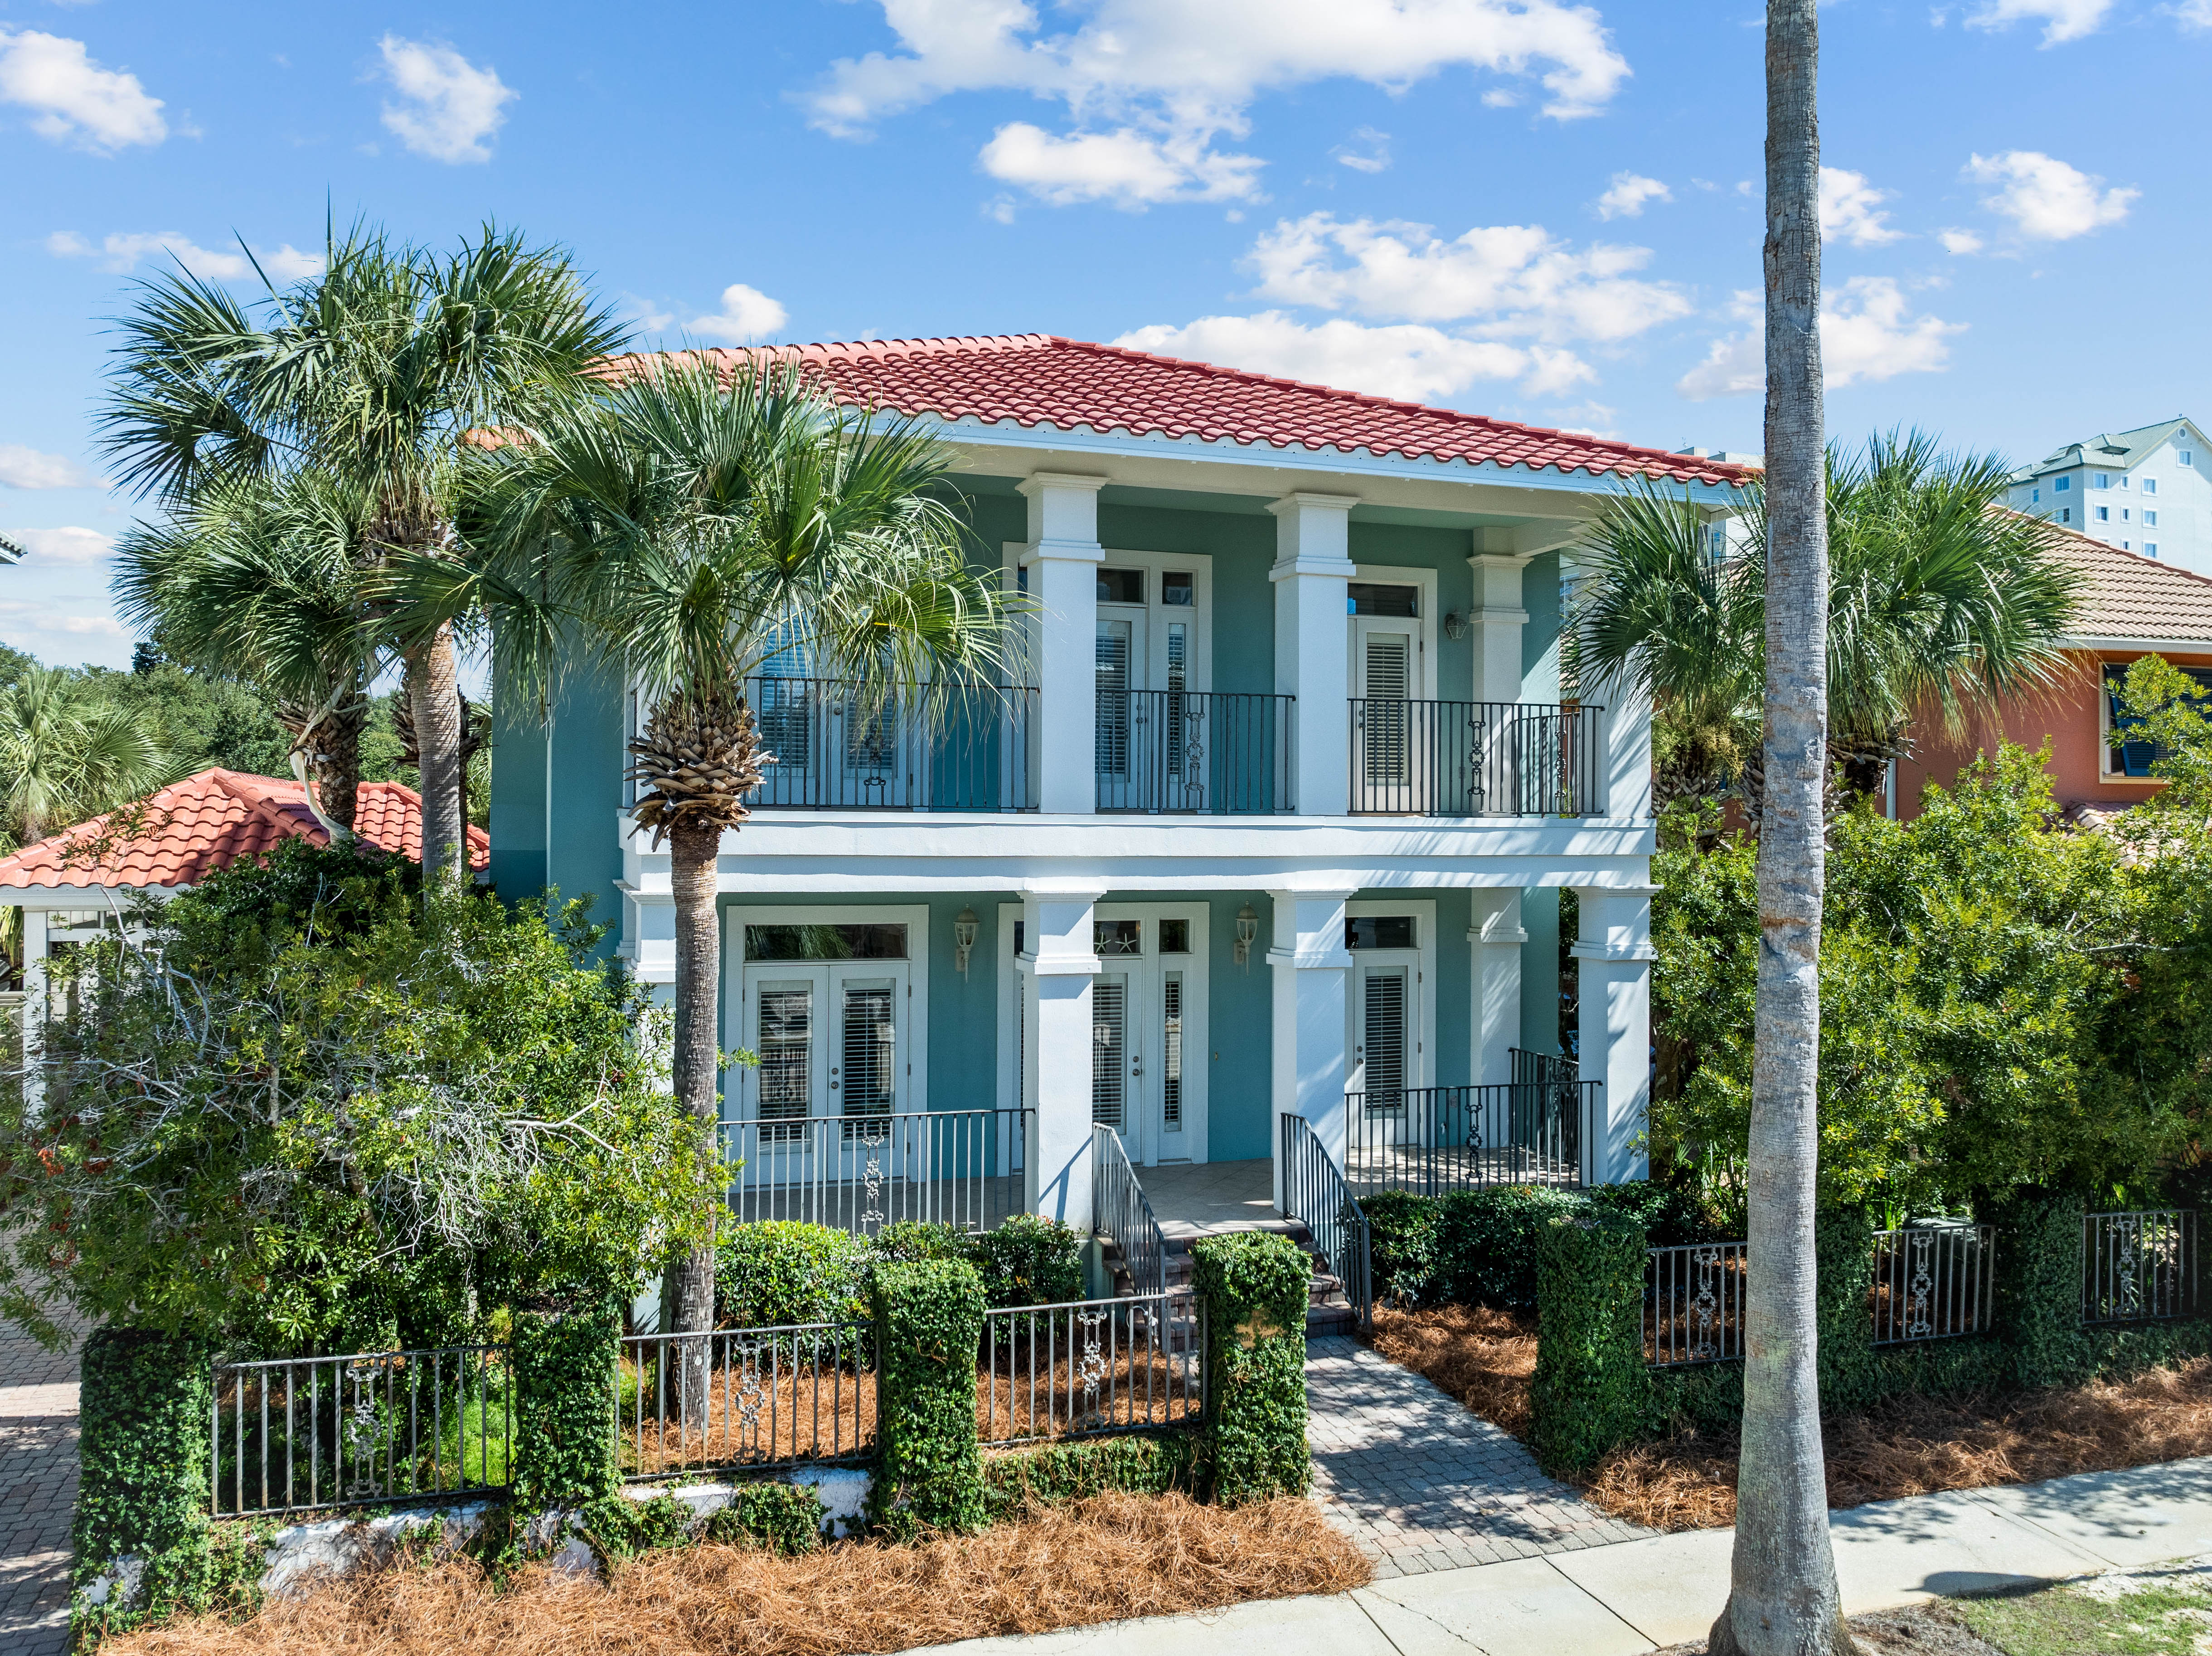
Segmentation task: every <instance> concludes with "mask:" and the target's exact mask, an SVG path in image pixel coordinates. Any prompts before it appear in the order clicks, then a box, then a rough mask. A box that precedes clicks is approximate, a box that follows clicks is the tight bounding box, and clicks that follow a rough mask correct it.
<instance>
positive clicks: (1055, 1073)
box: [1014, 747, 1106, 1232]
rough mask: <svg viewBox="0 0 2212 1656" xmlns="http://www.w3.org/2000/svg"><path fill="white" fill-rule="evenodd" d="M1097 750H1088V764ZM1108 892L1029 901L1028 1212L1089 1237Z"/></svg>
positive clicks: (1062, 889)
mask: <svg viewBox="0 0 2212 1656" xmlns="http://www.w3.org/2000/svg"><path fill="white" fill-rule="evenodd" d="M1089 751H1090V749H1088V748H1087V747H1086V748H1085V755H1086V756H1087V755H1088V754H1089ZM1105 891H1106V888H1105V887H1104V886H1103V885H1087V884H1084V883H1079V882H1076V881H1069V880H1045V881H1039V882H1036V883H1034V884H1033V885H1031V886H1030V888H1029V889H1026V890H1024V892H1023V894H1022V943H1023V948H1022V952H1021V953H1020V954H1019V955H1017V956H1016V957H1015V960H1014V965H1015V967H1016V968H1017V969H1018V971H1020V973H1021V974H1022V975H1023V977H1024V979H1025V980H1026V981H1025V982H1024V984H1023V986H1022V988H1023V995H1022V1023H1023V1028H1022V1069H1023V1076H1022V1095H1023V1097H1024V1098H1025V1099H1026V1100H1028V1101H1029V1103H1030V1106H1031V1107H1033V1108H1034V1109H1035V1110H1036V1124H1035V1125H1034V1126H1033V1128H1032V1129H1031V1131H1030V1142H1029V1144H1028V1146H1027V1152H1028V1153H1027V1156H1026V1168H1027V1171H1026V1174H1025V1176H1024V1186H1025V1193H1026V1195H1027V1198H1028V1207H1029V1210H1030V1212H1032V1213H1041V1214H1043V1215H1044V1216H1047V1217H1048V1218H1052V1219H1061V1220H1065V1221H1066V1222H1067V1223H1069V1224H1071V1225H1073V1226H1075V1227H1076V1228H1078V1229H1079V1230H1082V1231H1085V1232H1088V1231H1089V1230H1090V1228H1091V980H1092V979H1093V978H1095V977H1096V976H1097V975H1098V969H1099V968H1098V956H1097V954H1096V953H1094V952H1093V949H1092V944H1091V908H1092V907H1093V905H1095V904H1096V903H1097V901H1098V899H1099V898H1100V897H1102V896H1103V895H1105Z"/></svg>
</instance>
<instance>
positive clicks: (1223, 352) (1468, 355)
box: [1114, 311, 1596, 403]
mask: <svg viewBox="0 0 2212 1656" xmlns="http://www.w3.org/2000/svg"><path fill="white" fill-rule="evenodd" d="M1114 343H1115V344H1117V345H1124V346H1127V347H1128V348H1129V349H1132V350H1139V351H1156V352H1158V353H1159V354H1160V355H1164V356H1182V357H1188V358H1191V359H1193V360H1194V361H1202V362H1215V363H1219V364H1221V365H1222V366H1224V367H1234V368H1243V369H1246V370H1248V371H1249V372H1251V373H1272V374H1280V375H1282V376H1284V377H1285V378H1287V379H1304V380H1310V381H1312V382H1314V383H1316V384H1318V385H1334V386H1337V387H1339V388H1340V389H1342V390H1346V391H1367V392H1369V393H1370V394H1372V395H1374V396H1377V397H1401V398H1403V399H1405V400H1407V401H1408V402H1415V403H1437V402H1443V401H1445V400H1447V399H1449V397H1453V396H1454V395H1455V394H1456V393H1458V392H1460V391H1465V390H1466V389H1467V388H1468V386H1470V385H1475V384H1477V383H1479V382H1480V381H1484V380H1516V379H1517V380H1520V381H1522V383H1523V385H1525V386H1526V388H1527V389H1528V390H1529V391H1534V392H1537V393H1553V392H1559V391H1565V390H1566V389H1568V388H1569V387H1571V386H1572V385H1576V384H1577V383H1578V382H1579V381H1582V380H1585V379H1595V377H1596V376H1595V374H1593V373H1591V371H1590V369H1589V365H1588V364H1586V363H1584V362H1583V361H1581V360H1580V359H1579V358H1577V357H1576V356H1575V355H1573V354H1572V353H1571V352H1568V351H1559V350H1547V349H1544V348H1542V347H1541V346H1537V347H1524V346H1520V345H1511V344H1507V343H1504V342H1502V341H1498V340H1493V339H1462V338H1460V337H1457V336H1456V335H1454V334H1449V333H1446V332H1444V331H1443V329H1441V328H1427V327H1419V326H1416V325H1412V324H1404V323H1401V324H1399V325H1395V326H1390V327H1380V328H1370V327H1367V326H1364V325H1362V324H1360V323H1357V322H1349V321H1346V320H1345V319H1344V318H1341V317H1334V318H1330V319H1329V320H1328V321H1326V322H1322V323H1319V324H1317V325H1307V324H1305V323H1302V322H1299V321H1297V320H1296V319H1294V318H1291V317H1290V316H1288V315H1285V313H1284V312H1281V311H1262V312H1260V313H1259V314H1258V315H1256V316H1207V317H1200V318H1199V319H1198V320H1197V321H1195V322H1193V323H1190V324H1188V325H1186V326H1183V327H1170V326H1168V325H1164V324H1161V325H1154V326H1152V327H1148V328H1139V329H1137V330H1136V331H1134V332H1133V333H1126V334H1123V335H1122V336H1121V337H1120V338H1119V339H1117V340H1115V342H1114Z"/></svg>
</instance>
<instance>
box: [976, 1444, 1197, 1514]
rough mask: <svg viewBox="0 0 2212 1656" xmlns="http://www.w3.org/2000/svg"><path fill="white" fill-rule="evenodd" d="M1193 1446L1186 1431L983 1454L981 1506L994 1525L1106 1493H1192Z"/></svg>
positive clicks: (1194, 1476) (1194, 1490)
mask: <svg viewBox="0 0 2212 1656" xmlns="http://www.w3.org/2000/svg"><path fill="white" fill-rule="evenodd" d="M1198 1447H1199V1446H1198V1441H1197V1440H1196V1438H1195V1437H1194V1436H1193V1435H1191V1434H1190V1433H1188V1432H1162V1433H1159V1434H1158V1435H1149V1436H1143V1437H1102V1438H1091V1439H1087V1440H1085V1441H1079V1442H1074V1443H1054V1444H1048V1445H1047V1446H1046V1447H1043V1448H1042V1449H1024V1450H1015V1451H1012V1452H1009V1453H1004V1454H995V1455H987V1456H986V1457H985V1458H984V1460H983V1507H984V1511H985V1513H986V1514H987V1516H988V1518H989V1520H990V1521H991V1522H992V1523H994V1524H996V1523H1000V1522H1001V1521H1002V1520H1006V1519H1009V1518H1013V1517H1017V1516H1018V1515H1019V1514H1020V1513H1021V1512H1022V1510H1023V1509H1024V1507H1033V1506H1051V1505H1056V1504H1058V1503H1059V1502H1061V1501H1082V1500H1085V1499H1086V1498H1087V1497H1089V1496H1091V1495H1103V1494H1104V1493H1105V1492H1106V1491H1107V1490H1109V1489H1121V1490H1124V1491H1127V1493H1129V1494H1131V1495H1165V1494H1166V1493H1167V1492H1168V1491H1169V1490H1170V1489H1181V1490H1182V1491H1184V1492H1185V1493H1186V1494H1195V1493H1197V1489H1198V1483H1199V1477H1198V1471H1199V1463H1198Z"/></svg>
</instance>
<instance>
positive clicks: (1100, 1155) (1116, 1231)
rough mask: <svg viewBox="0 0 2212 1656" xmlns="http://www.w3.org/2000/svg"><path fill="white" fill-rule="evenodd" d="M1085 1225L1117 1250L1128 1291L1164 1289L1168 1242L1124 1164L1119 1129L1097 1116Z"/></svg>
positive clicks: (1125, 1153) (1126, 1162)
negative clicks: (1088, 1218)
mask: <svg viewBox="0 0 2212 1656" xmlns="http://www.w3.org/2000/svg"><path fill="white" fill-rule="evenodd" d="M1091 1230H1092V1232H1093V1233H1094V1234H1097V1235H1100V1236H1103V1237H1105V1238H1106V1239H1107V1240H1109V1241H1110V1242H1112V1243H1113V1245H1114V1247H1115V1250H1116V1251H1117V1252H1118V1253H1120V1254H1121V1263H1122V1265H1123V1266H1124V1267H1125V1268H1126V1269H1127V1271H1128V1273H1129V1285H1130V1287H1131V1289H1133V1291H1135V1292H1136V1293H1139V1294H1164V1293H1165V1292H1166V1291H1167V1286H1168V1247H1167V1239H1166V1238H1165V1237H1164V1235H1163V1234H1161V1231H1160V1222H1159V1218H1158V1216H1157V1215H1156V1214H1154V1213H1153V1211H1152V1200H1151V1198H1148V1197H1147V1196H1146V1194H1145V1187H1144V1186H1143V1185H1142V1184H1140V1183H1139V1181H1138V1179H1137V1170H1136V1169H1135V1168H1133V1167H1131V1166H1130V1165H1129V1152H1128V1149H1127V1146H1125V1145H1124V1144H1123V1143H1121V1134H1119V1133H1117V1132H1115V1131H1114V1129H1113V1128H1111V1127H1109V1126H1108V1125H1106V1124H1105V1123H1104V1122H1103V1121H1102V1122H1096V1123H1094V1124H1092V1126H1091Z"/></svg>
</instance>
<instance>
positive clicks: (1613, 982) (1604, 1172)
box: [1570, 885, 1658, 1185]
mask: <svg viewBox="0 0 2212 1656" xmlns="http://www.w3.org/2000/svg"><path fill="white" fill-rule="evenodd" d="M1657 889H1658V888H1657V887H1656V886H1648V885H1632V886H1583V887H1581V888H1580V889H1579V890H1578V892H1577V895H1579V896H1580V897H1581V899H1582V928H1581V931H1580V932H1579V933H1578V934H1577V940H1576V943H1575V946H1574V948H1573V949H1572V950H1571V951H1570V952H1571V953H1572V955H1574V958H1575V961H1576V962H1577V966H1576V970H1577V973H1578V974H1579V976H1580V980H1581V981H1580V984H1579V993H1578V995H1577V1006H1578V1010H1577V1023H1576V1028H1577V1036H1578V1040H1579V1043H1580V1050H1581V1066H1582V1079H1583V1080H1584V1081H1601V1082H1603V1083H1605V1090H1604V1091H1603V1092H1601V1094H1600V1095H1598V1103H1597V1109H1596V1112H1595V1121H1593V1122H1591V1123H1589V1124H1588V1130H1587V1131H1584V1133H1583V1170H1582V1171H1583V1183H1584V1184H1585V1185H1621V1184H1626V1183H1628V1182H1629V1181H1631V1180H1637V1179H1646V1178H1649V1177H1650V1173H1651V1163H1650V1153H1649V1151H1648V1149H1647V1148H1646V1146H1645V1143H1644V1132H1645V1130H1646V1128H1647V1127H1648V1126H1649V1125H1650V1110H1651V962H1652V961H1654V960H1655V959H1656V958H1657V951H1656V950H1655V949H1653V948H1652V947H1651V894H1652V893H1653V892H1654V891H1656V890H1657Z"/></svg>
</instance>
